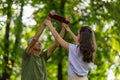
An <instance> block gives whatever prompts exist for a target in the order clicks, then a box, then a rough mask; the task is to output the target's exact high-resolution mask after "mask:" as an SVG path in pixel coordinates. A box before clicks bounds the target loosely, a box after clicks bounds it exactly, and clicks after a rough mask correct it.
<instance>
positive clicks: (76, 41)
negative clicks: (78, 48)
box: [66, 25, 78, 44]
mask: <svg viewBox="0 0 120 80" xmlns="http://www.w3.org/2000/svg"><path fill="white" fill-rule="evenodd" d="M66 27H69V26H68V25H66ZM67 32H68V33H69V34H70V35H71V36H72V38H73V40H74V41H75V43H76V44H77V43H78V40H77V36H76V35H75V34H74V33H73V32H72V31H71V29H70V28H68V30H67Z"/></svg>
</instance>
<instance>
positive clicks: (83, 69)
mask: <svg viewBox="0 0 120 80" xmlns="http://www.w3.org/2000/svg"><path fill="white" fill-rule="evenodd" d="M68 55H69V56H68V75H81V76H87V74H88V71H89V68H90V64H91V63H87V62H84V61H83V59H82V58H83V55H82V54H81V53H79V47H77V45H74V44H69V54H68ZM92 64H93V63H92Z"/></svg>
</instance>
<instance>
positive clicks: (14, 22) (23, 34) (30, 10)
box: [0, 0, 120, 80]
mask: <svg viewBox="0 0 120 80" xmlns="http://www.w3.org/2000/svg"><path fill="white" fill-rule="evenodd" d="M53 9H54V10H56V12H57V13H58V14H59V15H60V16H63V17H67V16H68V15H71V16H72V19H71V21H70V23H69V26H70V28H71V30H72V31H73V32H74V33H75V34H76V35H77V33H78V30H79V29H80V27H81V26H82V25H89V26H90V27H91V28H92V29H93V30H94V31H95V37H96V41H97V46H98V47H97V52H96V58H95V66H94V67H93V68H92V69H91V70H90V72H89V74H88V78H89V80H120V67H119V66H120V0H0V80H20V77H21V75H20V74H21V57H22V52H23V50H24V49H25V48H26V47H27V40H28V39H29V38H30V37H31V36H33V35H34V34H35V32H36V31H37V29H38V28H39V27H40V25H41V24H42V23H43V21H44V20H45V19H46V17H47V15H48V13H49V12H50V11H51V10H53ZM52 24H53V25H54V27H55V28H56V30H57V31H58V32H59V31H60V30H61V23H60V22H58V21H55V20H52ZM51 36H52V35H51V33H50V30H49V29H48V28H47V27H46V29H45V31H44V32H43V34H42V36H41V37H40V40H41V41H42V43H43V45H44V47H43V49H44V50H45V49H47V48H49V47H50V45H51V44H52V43H53V42H54V41H55V40H54V38H53V37H51ZM64 39H65V40H66V41H68V42H71V43H74V41H73V39H72V37H71V36H70V35H69V34H68V33H66V34H65V37H64ZM67 56H68V53H67V51H66V50H65V49H63V48H61V47H58V48H57V49H56V50H55V51H54V53H53V55H52V57H51V58H50V59H49V60H48V62H47V64H46V65H47V74H48V80H67V69H68V66H67V65H68V57H67ZM3 75H5V76H6V77H3Z"/></svg>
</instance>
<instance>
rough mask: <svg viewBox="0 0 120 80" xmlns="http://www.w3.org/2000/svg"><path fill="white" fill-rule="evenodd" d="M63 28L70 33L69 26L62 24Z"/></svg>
mask: <svg viewBox="0 0 120 80" xmlns="http://www.w3.org/2000/svg"><path fill="white" fill-rule="evenodd" d="M62 26H63V27H64V28H65V29H66V31H70V28H69V27H68V25H67V24H65V23H62Z"/></svg>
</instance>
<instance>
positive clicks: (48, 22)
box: [45, 18, 51, 26]
mask: <svg viewBox="0 0 120 80" xmlns="http://www.w3.org/2000/svg"><path fill="white" fill-rule="evenodd" d="M45 25H46V26H49V25H51V22H50V19H48V18H47V19H46V20H45Z"/></svg>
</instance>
